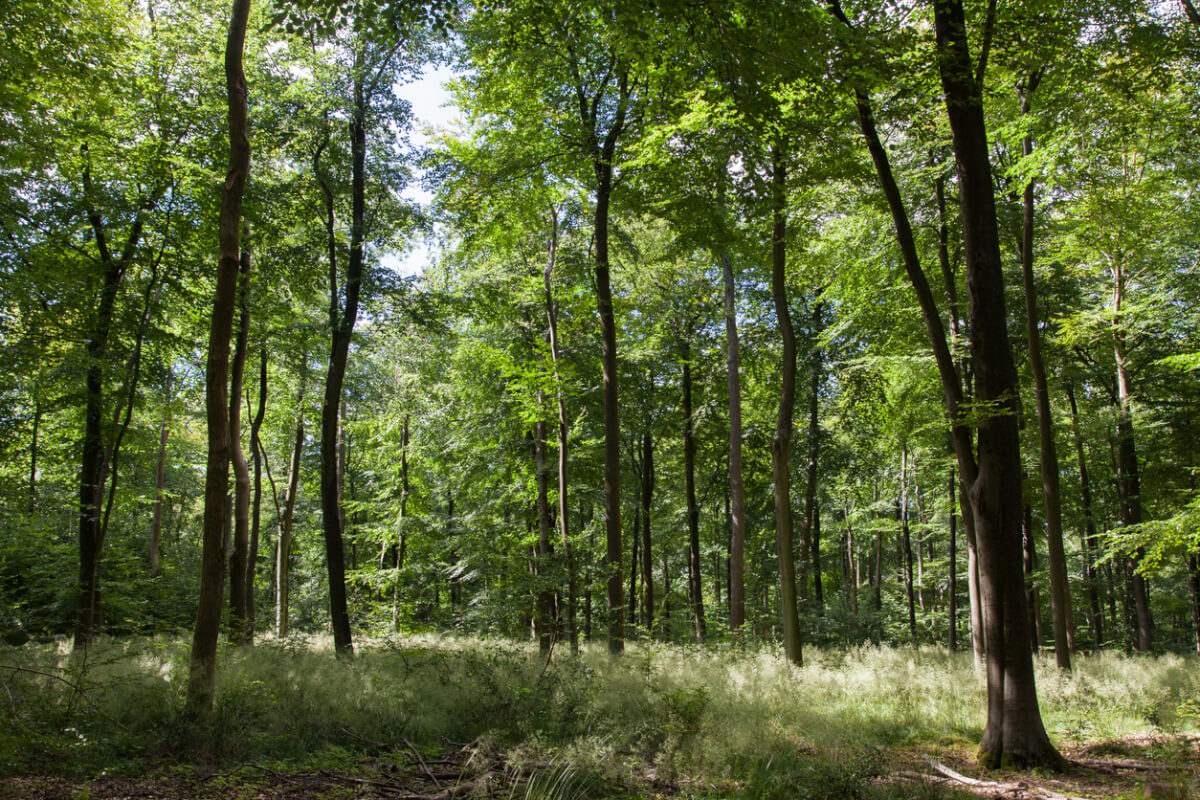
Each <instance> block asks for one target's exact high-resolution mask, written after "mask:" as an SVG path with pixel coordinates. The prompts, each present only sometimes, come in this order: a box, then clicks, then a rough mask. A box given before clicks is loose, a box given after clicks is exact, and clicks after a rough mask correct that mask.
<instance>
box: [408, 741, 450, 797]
mask: <svg viewBox="0 0 1200 800" xmlns="http://www.w3.org/2000/svg"><path fill="white" fill-rule="evenodd" d="M404 743H405V744H406V745H408V749H409V750H411V751H412V754H413V755H414V756H416V757H417V763H418V764H420V765H421V771H422V772H424V773H425V775H426V776H428V778H429V780H431V781H433V785H434V786H436V787H437V788H439V789H441V788H442V782H441V781H439V780H438V779H437V776H436V775H434V774H433V773H432V772H430V771H429V765H427V764H426V763H425V759H423V758H421V753H420V751H418V750H417V748H415V747H413V743H412V742H410V741H409V740H408V739H405V740H404Z"/></svg>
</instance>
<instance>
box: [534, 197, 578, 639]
mask: <svg viewBox="0 0 1200 800" xmlns="http://www.w3.org/2000/svg"><path fill="white" fill-rule="evenodd" d="M549 251H550V252H549V255H548V256H547V258H546V268H545V269H544V270H543V271H542V286H543V290H544V299H545V305H546V327H547V335H548V337H549V339H550V363H551V364H552V365H553V368H554V391H555V395H556V399H557V401H558V539H559V544H560V545H562V551H563V557H564V558H565V559H566V561H567V635H568V636H569V637H570V641H571V654H572V655H577V654H578V653H579V623H578V621H577V620H576V608H577V607H578V604H579V588H578V586H577V580H576V576H575V551H574V548H572V547H571V539H570V535H569V531H570V527H569V524H568V523H569V519H568V513H567V509H568V506H567V437H568V434H569V428H568V427H567V400H566V393H565V392H564V391H563V381H562V375H561V374H560V372H559V359H560V357H561V353H560V351H559V346H558V306H557V304H556V303H555V302H554V292H553V288H552V284H551V279H552V277H553V274H554V262H555V260H556V258H557V256H558V212H557V210H556V209H555V208H554V206H551V207H550V247H549Z"/></svg>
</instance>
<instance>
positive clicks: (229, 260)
mask: <svg viewBox="0 0 1200 800" xmlns="http://www.w3.org/2000/svg"><path fill="white" fill-rule="evenodd" d="M249 16H250V0H234V1H233V8H232V10H231V11H230V19H229V33H228V35H227V37H226V40H225V91H226V94H227V96H228V101H229V102H228V120H229V167H228V170H227V171H226V175H225V188H224V192H223V193H222V196H221V216H220V222H219V226H218V229H219V232H220V247H219V251H218V252H219V260H218V265H217V286H216V292H215V296H214V299H213V310H212V325H211V328H210V331H209V339H208V364H207V368H206V371H205V387H204V388H205V403H206V409H207V414H206V416H207V421H208V461H207V464H206V469H205V481H204V538H203V542H204V545H203V555H202V561H201V567H200V601H199V606H198V609H197V612H196V629H195V633H194V635H193V637H192V656H191V663H190V668H189V673H188V689H187V711H188V713H189V714H192V715H196V716H206V715H208V714H209V713H211V711H212V705H213V694H214V691H215V687H216V676H217V636H218V634H219V632H220V625H221V601H222V600H223V595H224V584H225V524H224V523H225V495H226V493H227V491H228V487H229V448H230V439H229V410H228V409H229V403H228V387H227V381H228V377H229V373H228V369H229V341H230V339H231V338H232V336H233V315H234V311H235V309H236V305H237V278H238V267H239V260H240V256H241V228H242V194H243V192H244V190H245V187H246V179H247V178H248V177H249V173H250V136H249V124H248V119H247V109H246V73H245V71H244V69H243V67H242V52H243V49H244V47H245V43H246V25H247V21H248V19H249Z"/></svg>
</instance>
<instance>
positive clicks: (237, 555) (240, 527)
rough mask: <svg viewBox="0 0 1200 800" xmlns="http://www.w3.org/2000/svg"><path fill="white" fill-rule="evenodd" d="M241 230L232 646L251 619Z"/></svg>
mask: <svg viewBox="0 0 1200 800" xmlns="http://www.w3.org/2000/svg"><path fill="white" fill-rule="evenodd" d="M248 234H249V231H248V230H247V229H245V228H243V229H242V257H241V263H240V265H239V269H238V273H239V287H238V306H239V308H240V311H241V313H240V315H239V320H238V331H237V343H236V344H235V345H234V349H233V366H232V368H231V369H230V372H231V373H232V374H231V377H230V381H229V450H230V458H231V460H232V461H233V477H234V505H233V508H234V514H233V517H234V518H233V528H234V533H233V547H232V548H231V549H230V553H229V612H230V614H229V620H230V630H229V640H230V642H231V643H233V644H235V645H244V644H250V631H249V628H250V622H249V615H248V605H249V604H248V601H247V600H246V594H247V590H246V572H247V564H248V563H249V552H248V551H249V550H250V468H249V466H248V465H247V463H246V454H245V452H244V451H243V450H242V384H243V380H244V377H245V373H246V357H247V355H248V352H247V351H248V341H249V337H250V305H249V296H248V295H249V293H250V249H249V247H248V246H247V245H246V242H245V239H246V237H247V236H248Z"/></svg>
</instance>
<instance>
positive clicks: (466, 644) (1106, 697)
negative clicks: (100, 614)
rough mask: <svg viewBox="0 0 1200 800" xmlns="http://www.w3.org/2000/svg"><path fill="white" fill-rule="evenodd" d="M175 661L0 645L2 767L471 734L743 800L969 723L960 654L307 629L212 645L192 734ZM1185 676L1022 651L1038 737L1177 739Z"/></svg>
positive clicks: (954, 738) (347, 748)
mask: <svg viewBox="0 0 1200 800" xmlns="http://www.w3.org/2000/svg"><path fill="white" fill-rule="evenodd" d="M186 657H187V646H186V643H185V642H181V641H178V640H171V639H136V640H122V641H109V642H101V643H99V644H97V645H96V646H94V647H93V648H92V650H91V651H90V652H89V653H88V654H87V656H86V658H84V657H81V656H80V655H79V654H75V655H74V656H73V655H72V654H71V653H70V652H69V651H68V650H67V649H66V648H59V647H52V646H43V647H41V648H40V649H39V648H37V647H33V646H26V647H24V648H20V649H3V650H0V665H4V667H5V668H3V669H0V772H9V773H11V772H17V771H23V770H25V771H28V770H31V769H32V770H36V769H45V770H62V769H66V768H68V767H73V768H76V769H79V770H83V771H89V770H90V771H96V770H98V769H102V768H103V769H120V768H122V765H124V766H126V767H129V768H138V767H139V766H142V765H145V764H146V763H148V761H149V762H155V761H158V762H161V761H168V762H171V761H186V762H191V763H236V762H244V761H249V760H255V761H262V762H270V763H277V764H299V763H306V762H311V761H312V760H313V759H324V760H326V761H336V760H337V759H352V758H354V757H360V756H363V755H368V754H371V753H374V752H379V751H381V750H382V749H384V748H386V747H387V746H388V745H391V744H395V743H397V742H402V741H403V740H404V739H408V740H410V741H412V742H415V743H418V744H420V745H424V746H431V747H453V746H456V743H458V744H461V743H465V742H470V741H473V740H476V739H480V738H483V739H485V740H487V741H489V742H491V743H493V744H494V745H495V746H497V747H500V748H504V749H505V750H506V751H507V752H508V753H509V754H510V758H512V759H516V760H520V759H522V758H524V759H526V760H527V761H528V763H530V764H534V763H539V764H543V765H544V764H546V763H552V764H555V765H561V766H555V767H554V768H553V769H550V770H549V771H544V772H543V777H542V778H541V780H542V781H543V783H544V784H545V786H544V787H543V788H545V789H546V791H547V792H550V793H552V794H553V793H555V792H557V793H558V794H563V793H564V792H565V789H564V790H563V791H559V789H563V787H568V786H576V785H580V786H593V785H602V784H603V783H604V781H605V780H609V779H614V780H615V779H619V778H620V776H621V774H625V773H630V772H634V771H638V770H641V771H643V772H645V773H647V774H649V773H653V774H654V775H656V776H659V777H666V778H674V777H676V776H693V777H695V776H700V778H701V779H704V778H710V779H712V780H717V781H741V782H743V783H744V784H745V786H747V787H750V788H747V790H746V791H747V793H748V795H753V796H764V797H765V796H773V795H772V793H771V791H769V790H767V789H764V790H763V791H761V792H757V793H756V792H755V791H751V789H752V788H753V786H756V785H758V784H756V783H755V782H754V781H755V780H756V779H755V778H754V776H755V775H760V777H762V780H763V781H767V782H766V783H763V784H762V785H763V786H767V785H768V784H770V781H768V780H767V777H764V776H771V775H776V774H783V773H786V772H787V770H788V769H792V770H794V771H799V772H804V773H805V774H808V773H811V772H812V771H813V770H817V771H820V769H823V768H824V767H821V766H820V765H822V764H825V765H828V764H835V765H843V766H841V767H838V768H837V769H839V770H841V771H840V772H838V773H837V774H838V775H842V776H843V777H845V776H847V775H849V776H859V778H862V776H863V775H867V774H868V773H869V772H870V770H871V769H872V767H871V766H870V763H869V762H870V759H871V753H872V751H874V750H875V749H878V748H885V747H890V746H895V745H930V744H933V745H937V744H952V745H953V744H960V745H969V744H971V743H974V742H977V741H978V738H979V736H980V734H981V733H982V729H983V725H984V717H983V709H984V686H983V679H982V676H981V675H980V674H979V673H978V672H977V671H976V669H975V667H974V664H973V662H972V657H971V655H970V654H969V653H958V654H950V653H947V652H945V651H944V650H941V649H934V648H925V649H921V650H913V649H911V648H887V647H884V648H873V647H868V648H861V649H854V650H849V651H836V650H826V651H820V650H815V649H811V648H810V649H809V650H808V651H806V654H805V657H806V661H805V665H804V666H803V667H800V668H797V667H794V666H792V665H790V664H788V663H787V662H786V661H785V660H784V659H783V658H782V657H781V656H780V654H779V653H778V651H777V650H775V649H773V648H763V649H749V650H745V651H742V650H737V649H732V648H728V647H721V648H701V647H683V646H666V645H657V644H646V643H631V644H630V645H629V648H628V652H627V654H626V655H625V656H624V657H622V658H619V659H612V658H610V657H609V656H608V655H607V653H606V652H605V651H604V649H603V648H602V647H601V646H592V647H587V648H585V649H584V652H583V654H582V655H581V656H580V657H579V658H572V657H570V656H569V655H568V654H567V653H566V652H565V649H563V650H560V651H557V652H556V653H555V657H554V659H553V660H552V661H551V663H550V664H548V665H547V664H544V663H543V662H542V661H541V660H540V659H539V658H538V655H537V652H536V649H535V648H533V647H531V646H527V645H525V644H519V643H514V642H511V641H502V640H490V639H478V638H466V637H451V636H432V635H430V636H412V637H396V638H391V639H378V640H370V641H362V642H360V643H359V645H358V655H357V656H356V657H355V658H354V659H352V660H345V659H338V658H336V657H335V656H334V655H333V652H332V647H331V645H330V642H328V641H327V640H326V639H324V638H315V639H302V638H291V639H288V640H285V641H276V640H272V639H269V638H267V639H263V640H261V641H260V643H259V644H258V645H257V646H255V647H253V648H242V649H233V648H226V649H224V650H223V651H222V654H221V658H220V663H219V669H218V686H217V701H216V707H215V709H214V712H213V718H212V720H210V721H209V722H208V723H207V724H202V725H200V726H197V725H195V724H193V723H188V722H187V721H185V719H184V717H183V714H182V706H183V695H184V691H185V689H186V686H185V680H186V674H187V661H186ZM1198 666H1200V664H1198V663H1197V659H1196V658H1194V657H1180V656H1173V655H1165V656H1159V657H1157V658H1152V657H1137V658H1131V657H1126V656H1123V655H1120V654H1115V653H1105V654H1101V655H1098V656H1081V657H1080V658H1078V659H1077V661H1076V670H1075V672H1074V673H1073V674H1072V675H1069V676H1068V675H1062V674H1060V673H1058V672H1057V670H1056V669H1055V667H1054V663H1053V659H1052V658H1050V659H1048V660H1047V659H1043V660H1039V662H1038V682H1039V691H1040V696H1041V701H1042V713H1043V717H1044V719H1045V722H1046V725H1047V728H1048V729H1049V731H1050V733H1051V737H1052V738H1054V739H1055V740H1056V741H1059V742H1063V743H1073V744H1074V743H1089V742H1101V741H1105V740H1109V739H1117V738H1120V737H1124V736H1131V735H1147V734H1163V733H1175V732H1184V731H1192V730H1195V729H1196V727H1197V717H1198V716H1200V715H1198V713H1197V712H1198V710H1200V709H1198V707H1197V698H1200V669H1197V667H1198ZM13 668H17V669H13ZM50 676H56V677H50ZM60 679H61V680H60ZM789 759H790V761H789ZM797 759H799V760H797ZM784 764H791V767H786V768H785V767H784V766H781V765H784ZM765 765H773V766H772V767H771V768H770V769H766V766H765ZM847 765H849V766H847ZM780 770H782V772H780ZM814 774H815V773H814ZM859 778H856V779H859ZM846 779H847V780H849V778H846ZM772 780H774V779H773V778H772ZM821 780H822V781H824V782H826V783H828V782H829V781H830V780H834V778H831V777H830V776H829V775H826V776H825V777H824V778H821ZM772 785H773V784H772ZM556 786H557V787H559V789H554V791H553V792H551V791H550V790H551V789H553V788H554V787H556ZM535 788H536V787H535ZM530 791H532V790H530ZM567 793H569V792H567ZM847 796H849V795H847Z"/></svg>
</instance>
